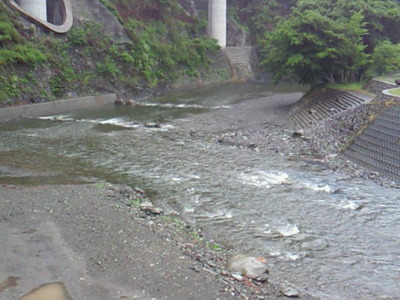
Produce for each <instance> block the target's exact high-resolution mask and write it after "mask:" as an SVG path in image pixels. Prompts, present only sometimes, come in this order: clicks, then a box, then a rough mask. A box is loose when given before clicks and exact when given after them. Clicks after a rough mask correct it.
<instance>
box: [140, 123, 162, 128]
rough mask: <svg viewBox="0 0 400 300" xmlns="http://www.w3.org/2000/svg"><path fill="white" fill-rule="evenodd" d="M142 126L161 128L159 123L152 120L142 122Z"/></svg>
mask: <svg viewBox="0 0 400 300" xmlns="http://www.w3.org/2000/svg"><path fill="white" fill-rule="evenodd" d="M144 126H145V127H147V128H161V124H160V123H154V122H149V123H146V124H144Z"/></svg>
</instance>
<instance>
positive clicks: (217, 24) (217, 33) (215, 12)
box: [208, 0, 227, 48]
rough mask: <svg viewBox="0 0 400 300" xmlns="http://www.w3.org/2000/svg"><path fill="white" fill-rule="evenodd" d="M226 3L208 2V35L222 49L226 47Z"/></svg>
mask: <svg viewBox="0 0 400 300" xmlns="http://www.w3.org/2000/svg"><path fill="white" fill-rule="evenodd" d="M226 1H227V0H209V2H208V34H209V35H210V37H212V38H214V39H216V40H217V41H218V44H219V45H220V46H221V47H222V48H225V47H226V28H227V25H226Z"/></svg>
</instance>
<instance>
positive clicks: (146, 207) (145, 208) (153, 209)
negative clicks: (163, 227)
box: [139, 201, 164, 215]
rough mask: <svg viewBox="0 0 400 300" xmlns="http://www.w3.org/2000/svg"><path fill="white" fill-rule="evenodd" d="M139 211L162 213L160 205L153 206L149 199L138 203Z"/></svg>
mask: <svg viewBox="0 0 400 300" xmlns="http://www.w3.org/2000/svg"><path fill="white" fill-rule="evenodd" d="M139 208H140V210H141V211H143V212H145V213H146V214H148V215H162V214H164V210H163V209H162V208H160V207H157V206H155V205H154V204H153V203H151V202H150V201H146V202H143V203H141V204H140V205H139Z"/></svg>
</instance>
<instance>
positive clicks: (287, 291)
mask: <svg viewBox="0 0 400 300" xmlns="http://www.w3.org/2000/svg"><path fill="white" fill-rule="evenodd" d="M281 294H282V295H284V296H286V297H289V298H299V297H300V293H299V292H298V291H296V290H295V289H294V288H291V287H284V288H283V289H281Z"/></svg>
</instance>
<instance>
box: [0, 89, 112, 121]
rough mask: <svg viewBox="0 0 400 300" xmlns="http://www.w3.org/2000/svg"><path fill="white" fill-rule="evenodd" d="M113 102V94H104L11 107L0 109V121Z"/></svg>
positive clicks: (67, 111)
mask: <svg viewBox="0 0 400 300" xmlns="http://www.w3.org/2000/svg"><path fill="white" fill-rule="evenodd" d="M115 100H116V95H115V94H106V95H97V96H87V97H81V98H73V99H65V100H58V101H53V102H45V103H35V104H28V105H20V106H11V107H6V108H1V109H0V121H7V120H12V119H17V118H20V117H40V116H47V115H55V114H64V113H69V112H73V111H78V110H84V109H90V108H93V107H99V106H104V105H107V104H112V103H114V101H115Z"/></svg>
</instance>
